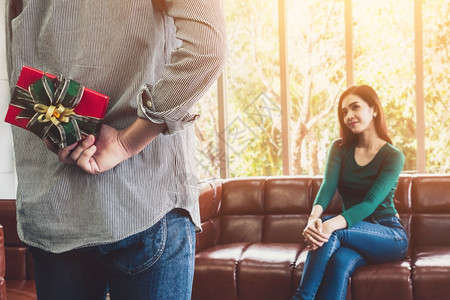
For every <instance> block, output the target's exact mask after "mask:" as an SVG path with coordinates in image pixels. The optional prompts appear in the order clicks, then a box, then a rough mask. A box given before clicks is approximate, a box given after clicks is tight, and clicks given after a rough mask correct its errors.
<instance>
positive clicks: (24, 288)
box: [6, 280, 37, 300]
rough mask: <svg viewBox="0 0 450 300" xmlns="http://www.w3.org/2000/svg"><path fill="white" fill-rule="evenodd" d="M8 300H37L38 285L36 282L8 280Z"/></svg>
mask: <svg viewBox="0 0 450 300" xmlns="http://www.w3.org/2000/svg"><path fill="white" fill-rule="evenodd" d="M6 299H8V300H36V299H37V297H36V285H35V283H34V280H7V281H6Z"/></svg>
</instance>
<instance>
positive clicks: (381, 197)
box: [293, 85, 408, 299]
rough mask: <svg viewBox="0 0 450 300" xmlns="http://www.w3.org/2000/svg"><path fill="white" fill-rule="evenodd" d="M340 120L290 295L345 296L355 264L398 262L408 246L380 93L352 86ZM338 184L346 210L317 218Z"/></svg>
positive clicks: (397, 168) (400, 159) (397, 156)
mask: <svg viewBox="0 0 450 300" xmlns="http://www.w3.org/2000/svg"><path fill="white" fill-rule="evenodd" d="M338 117H339V123H340V128H341V139H339V140H337V141H335V142H333V144H332V145H331V149H330V152H329V156H328V160H327V164H326V168H325V174H324V180H323V183H322V185H321V187H320V190H319V192H318V194H317V197H316V199H315V202H314V204H313V208H312V211H311V215H310V217H309V219H308V224H307V226H306V228H305V229H304V231H303V237H304V238H305V242H306V244H307V248H308V250H309V251H310V252H309V253H308V257H307V259H306V262H305V266H304V269H303V276H302V279H301V282H300V286H299V287H298V289H297V292H296V294H295V295H294V298H293V299H345V297H346V293H347V286H348V278H349V276H350V275H351V274H352V273H353V271H354V270H355V269H356V268H357V267H359V266H362V265H366V264H369V263H383V262H390V261H395V260H400V259H402V258H404V257H405V255H406V250H407V248H408V238H407V235H406V231H405V229H404V227H403V226H402V222H401V221H400V219H399V215H398V213H397V210H396V209H395V207H394V200H393V197H394V192H395V189H396V187H397V180H398V177H399V175H400V172H401V170H402V168H403V163H404V156H403V154H402V153H401V152H400V151H399V150H398V149H396V148H395V147H394V146H392V141H391V139H390V138H389V136H388V133H387V126H386V122H385V118H384V114H383V110H382V108H381V103H380V100H379V98H378V95H377V94H376V92H375V91H374V90H373V89H372V88H371V87H369V86H367V85H360V86H353V87H351V88H349V89H348V90H346V91H345V92H344V93H343V94H342V96H341V97H340V100H339V105H338ZM336 189H337V190H338V191H339V194H340V196H341V199H342V206H343V212H342V213H341V214H340V215H337V216H329V217H325V218H322V219H321V218H320V216H321V215H322V213H323V211H324V210H325V209H326V208H327V206H328V204H329V202H330V200H331V199H332V197H333V195H334V193H335V192H336Z"/></svg>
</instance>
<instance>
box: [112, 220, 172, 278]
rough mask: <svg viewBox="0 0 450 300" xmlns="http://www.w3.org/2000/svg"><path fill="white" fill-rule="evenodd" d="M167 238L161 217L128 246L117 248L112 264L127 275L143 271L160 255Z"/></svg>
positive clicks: (165, 224) (164, 222) (165, 227)
mask: <svg viewBox="0 0 450 300" xmlns="http://www.w3.org/2000/svg"><path fill="white" fill-rule="evenodd" d="M166 240H167V221H166V217H163V218H162V219H161V220H160V221H159V222H158V223H156V224H155V225H153V226H152V227H150V228H149V229H147V230H146V231H145V232H144V234H142V235H141V236H140V238H139V239H137V240H136V241H134V243H132V244H130V245H129V246H127V247H125V248H122V249H117V250H116V251H115V253H114V265H115V266H116V267H117V268H118V269H119V270H121V271H122V272H125V273H127V274H129V275H135V274H138V273H140V272H143V271H145V270H147V269H148V268H150V267H151V266H152V265H153V264H155V263H156V262H157V261H158V259H159V258H160V257H161V256H162V254H163V252H164V249H165V246H166Z"/></svg>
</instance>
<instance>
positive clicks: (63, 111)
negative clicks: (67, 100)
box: [34, 103, 75, 126]
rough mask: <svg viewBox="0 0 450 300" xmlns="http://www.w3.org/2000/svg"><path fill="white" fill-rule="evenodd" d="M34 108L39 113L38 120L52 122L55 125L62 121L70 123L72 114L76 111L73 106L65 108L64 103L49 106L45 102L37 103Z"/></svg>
mask: <svg viewBox="0 0 450 300" xmlns="http://www.w3.org/2000/svg"><path fill="white" fill-rule="evenodd" d="M34 110H35V111H36V112H37V113H39V114H40V115H39V117H38V119H37V120H38V122H40V123H45V122H52V123H53V124H54V125H55V126H58V125H59V124H60V123H68V122H69V121H70V116H71V115H74V114H75V112H74V111H73V108H65V107H64V106H63V105H61V104H58V105H57V106H55V105H50V106H47V105H45V104H42V103H40V104H35V105H34Z"/></svg>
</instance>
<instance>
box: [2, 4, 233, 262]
mask: <svg viewBox="0 0 450 300" xmlns="http://www.w3.org/2000/svg"><path fill="white" fill-rule="evenodd" d="M158 1H159V0H153V1H151V0H133V1H123V0H115V1H114V0H95V1H85V0H70V1H69V0H23V1H15V0H6V2H7V3H6V4H7V12H6V14H7V15H6V18H7V52H8V53H7V54H8V72H9V78H10V83H11V89H12V88H13V87H14V85H15V82H16V81H17V78H18V75H19V72H20V70H21V68H22V66H23V65H28V66H31V67H33V68H37V69H40V70H43V71H46V72H48V73H51V74H56V75H59V74H63V75H64V76H65V77H67V78H70V79H73V80H76V81H78V82H80V83H81V84H83V85H85V86H86V87H88V88H90V89H93V90H96V91H98V92H100V93H102V94H105V95H108V96H110V98H111V100H110V103H109V106H108V110H107V114H106V116H105V119H104V122H105V124H108V125H110V126H113V127H114V128H116V129H122V128H125V127H127V126H129V125H130V124H131V123H133V122H134V120H136V118H137V117H138V116H139V117H142V118H148V119H150V120H151V121H153V122H154V123H166V124H167V128H168V129H167V131H166V132H164V133H163V134H160V135H159V136H157V137H156V138H155V139H154V140H153V141H152V142H151V143H150V144H149V145H148V146H147V147H145V148H144V150H143V151H141V152H140V153H139V154H137V155H135V156H133V157H132V158H130V159H128V160H126V161H123V162H122V163H120V164H119V165H117V166H116V167H114V168H113V169H111V170H109V171H107V172H105V173H102V174H99V175H89V174H87V173H84V172H83V171H81V169H79V168H78V167H77V166H76V165H72V164H64V163H61V162H59V161H58V159H57V157H56V155H55V154H53V153H51V152H50V151H49V150H48V149H47V148H46V147H45V145H44V143H43V141H42V140H40V139H39V138H38V137H37V136H34V135H33V134H31V133H30V132H28V131H26V130H23V129H20V128H13V136H14V149H15V157H16V167H17V176H18V191H17V220H18V232H19V236H20V238H21V239H22V240H23V241H24V242H25V243H27V244H29V245H32V246H35V247H39V248H41V249H44V250H47V251H51V252H55V253H61V252H64V251H68V250H72V249H76V248H80V247H87V246H93V245H100V244H106V243H112V242H115V241H118V240H121V239H123V238H125V237H128V236H130V235H132V234H135V233H138V232H141V231H143V230H145V229H147V228H149V227H150V226H152V225H153V224H155V223H156V222H157V221H158V220H160V219H161V218H162V217H163V216H164V215H165V214H166V213H167V212H169V211H170V210H172V209H174V208H184V209H186V210H187V211H189V213H190V215H191V218H192V220H193V222H194V223H195V225H196V226H197V229H200V216H199V207H198V186H197V179H196V176H195V157H194V150H195V148H194V138H195V137H194V132H193V127H192V126H189V125H190V124H192V123H193V122H194V120H195V119H196V118H197V115H195V114H193V113H191V110H192V109H191V108H192V106H193V105H194V103H195V102H196V101H197V100H199V98H200V97H201V96H202V94H203V93H204V92H205V91H206V90H207V89H208V88H209V87H210V85H211V84H212V83H213V82H214V81H215V79H216V78H217V76H218V75H219V74H220V72H221V69H222V66H223V64H224V62H225V57H226V45H225V40H226V37H225V24H224V18H223V9H222V5H221V2H220V0H190V1H183V0H166V1H165V3H163V4H161V3H160V2H162V1H159V2H158ZM21 2H23V3H22V4H19V3H21Z"/></svg>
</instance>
